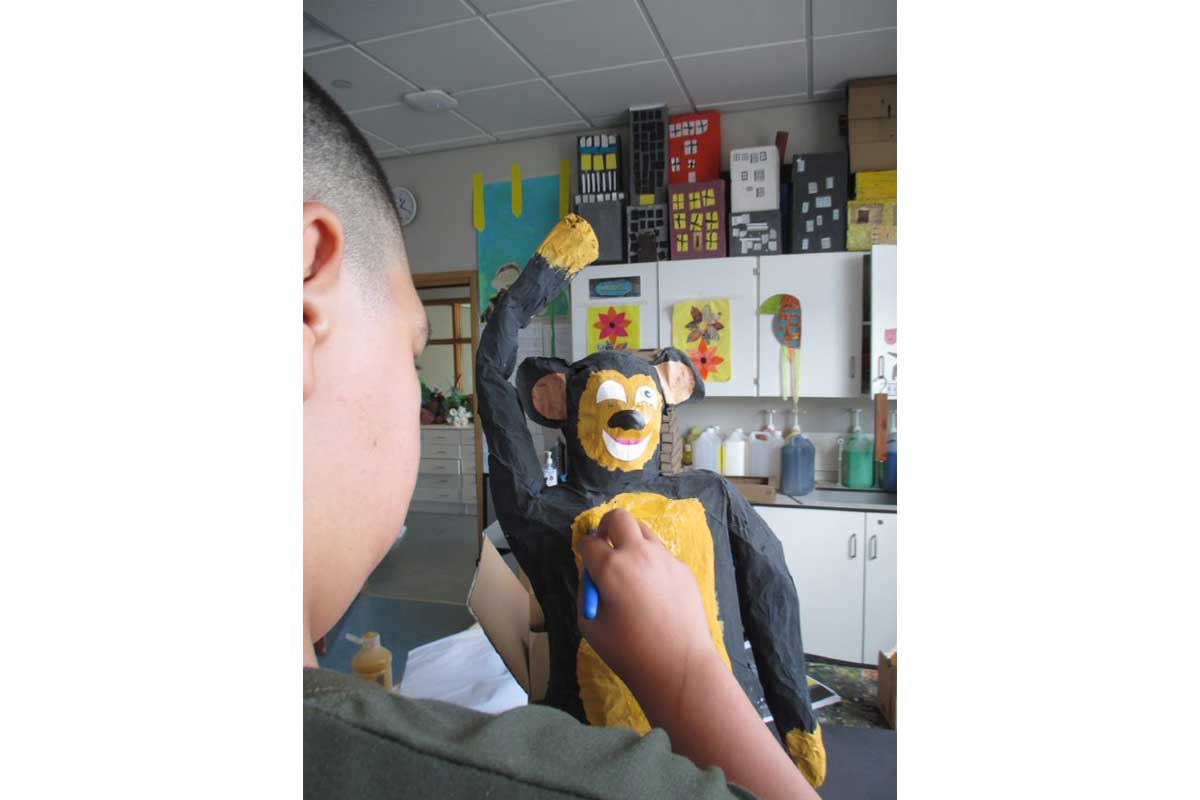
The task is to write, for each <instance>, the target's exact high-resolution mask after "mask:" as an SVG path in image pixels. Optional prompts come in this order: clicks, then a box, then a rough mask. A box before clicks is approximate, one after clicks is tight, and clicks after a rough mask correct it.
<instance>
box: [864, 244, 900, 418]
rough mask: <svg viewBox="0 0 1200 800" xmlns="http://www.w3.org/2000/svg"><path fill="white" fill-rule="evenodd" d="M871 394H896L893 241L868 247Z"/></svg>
mask: <svg viewBox="0 0 1200 800" xmlns="http://www.w3.org/2000/svg"><path fill="white" fill-rule="evenodd" d="M870 259H871V260H870V268H871V364H870V370H869V372H868V377H869V378H870V383H869V384H868V385H869V387H870V392H871V394H876V393H878V392H881V391H884V390H886V391H887V393H888V396H889V397H895V396H896V353H897V350H896V245H894V244H877V245H875V246H874V247H872V248H871V256H870Z"/></svg>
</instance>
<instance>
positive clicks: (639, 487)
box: [476, 214, 825, 786]
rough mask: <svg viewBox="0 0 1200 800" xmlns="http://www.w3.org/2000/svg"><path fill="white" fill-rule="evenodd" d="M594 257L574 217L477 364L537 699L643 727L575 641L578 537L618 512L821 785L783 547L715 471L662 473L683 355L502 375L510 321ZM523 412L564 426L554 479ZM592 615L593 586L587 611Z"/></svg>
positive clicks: (683, 378)
mask: <svg viewBox="0 0 1200 800" xmlns="http://www.w3.org/2000/svg"><path fill="white" fill-rule="evenodd" d="M597 252H598V244H597V242H596V239H595V236H594V234H593V233H592V231H591V229H590V226H588V224H587V222H586V221H585V220H583V219H582V218H580V217H578V216H576V215H573V214H572V215H568V216H567V217H566V218H565V219H564V220H563V221H562V222H560V223H559V225H558V226H557V227H556V228H555V229H554V230H553V231H552V232H551V233H550V235H549V236H548V237H546V240H545V241H544V242H543V243H542V245H541V246H540V247H539V248H538V250H537V252H536V253H535V254H534V255H533V257H532V258H531V259H530V260H529V263H528V264H527V265H526V267H525V269H524V271H522V272H521V274H520V276H519V277H518V278H517V280H516V282H515V283H513V285H512V286H511V287H510V288H509V290H508V291H507V292H506V293H505V294H504V296H503V297H501V298H500V300H499V302H498V303H497V305H496V308H495V310H494V312H493V314H492V317H491V320H490V321H489V323H488V325H487V327H486V328H485V329H484V331H483V335H482V336H481V337H480V345H479V352H478V357H477V361H476V390H477V392H478V398H479V413H480V419H481V421H482V424H483V430H484V434H485V435H486V436H487V442H488V450H489V456H488V464H489V474H490V479H491V483H492V495H493V497H494V498H495V501H496V516H497V518H498V520H499V522H500V526H501V527H502V528H503V530H504V535H505V537H506V539H507V540H508V542H509V544H510V546H511V547H512V551H513V554H514V555H515V556H516V558H517V561H518V562H519V563H520V565H521V567H522V569H523V570H524V572H525V574H526V575H527V576H528V578H529V583H530V585H531V586H532V588H533V592H534V594H535V595H536V596H537V599H538V601H539V603H540V605H541V608H542V610H543V612H544V617H545V626H546V634H547V638H548V645H549V680H548V685H547V689H546V694H545V700H544V702H545V703H546V704H548V705H551V706H553V707H555V708H558V709H561V710H562V711H564V712H566V713H568V714H570V715H572V716H574V717H575V718H576V719H578V720H579V721H581V722H584V723H588V724H592V725H605V726H623V727H628V728H631V729H633V730H635V731H638V732H640V733H643V734H644V733H646V732H648V731H649V730H650V723H649V721H648V720H647V719H646V716H645V714H644V713H643V712H642V710H641V707H640V706H639V705H638V703H637V701H636V699H635V698H634V696H633V694H632V693H631V692H630V690H629V688H628V687H627V686H626V685H625V683H624V682H623V681H622V680H621V679H620V678H619V677H618V676H617V675H616V673H615V672H613V670H612V669H611V668H610V667H609V666H608V665H607V664H606V663H605V662H604V660H603V659H601V658H600V656H599V655H598V654H597V653H596V651H595V650H594V649H593V648H592V647H591V645H590V644H589V643H588V642H587V640H586V639H584V638H583V636H582V633H581V631H580V628H579V623H578V616H577V615H578V613H579V612H578V608H579V605H578V597H579V594H580V591H581V588H580V587H581V585H582V584H583V564H582V561H581V560H580V559H579V558H578V557H577V555H576V552H575V549H574V545H575V544H576V543H577V542H578V541H579V539H580V538H581V537H583V536H586V535H588V533H589V532H590V531H592V530H594V529H595V528H597V527H598V525H599V523H600V520H601V518H602V517H603V516H604V514H606V513H607V512H608V511H610V510H612V509H614V508H624V509H626V510H628V511H629V512H630V513H631V514H633V516H634V517H636V518H637V519H638V520H639V521H641V522H643V523H645V524H646V525H647V526H649V527H650V528H651V529H652V530H653V531H654V532H655V534H656V535H657V536H658V537H659V538H661V539H662V541H663V543H664V544H665V545H666V546H667V547H668V548H669V549H670V550H671V552H672V553H673V554H674V555H675V556H676V557H677V558H678V559H679V560H680V561H682V562H683V563H684V564H685V565H687V566H688V567H689V568H690V569H691V570H692V573H693V575H695V577H696V580H697V583H698V585H699V588H700V592H701V596H702V599H703V605H704V610H705V616H706V619H707V628H708V631H709V634H710V636H711V638H712V643H713V646H714V647H715V648H716V650H717V652H718V654H719V655H720V657H721V658H722V659H723V661H724V662H725V663H726V664H727V665H728V666H729V669H730V670H731V671H732V672H733V674H734V676H735V677H736V678H737V680H738V683H739V684H740V685H741V687H742V689H743V690H744V691H745V693H746V695H747V697H748V698H749V699H750V701H751V702H752V703H754V702H756V701H757V700H758V699H759V698H764V697H765V699H766V703H767V706H768V708H769V709H770V711H771V714H772V715H773V718H774V724H775V728H776V729H777V731H778V735H779V737H780V740H781V744H782V745H783V747H784V748H785V749H786V751H787V753H788V754H789V756H790V757H791V759H792V761H793V763H795V764H796V766H797V767H798V768H799V769H800V770H802V771H803V773H804V775H805V777H806V778H807V779H808V780H809V781H810V782H811V783H812V784H813V785H814V786H819V785H820V784H821V783H822V782H823V781H824V777H825V750H824V745H823V744H822V735H821V728H820V726H819V724H818V722H817V719H816V717H815V716H814V714H813V709H812V703H811V699H810V696H809V689H808V681H807V679H806V662H805V657H804V647H803V643H802V642H801V635H800V609H799V603H798V600H797V596H796V588H795V585H794V583H793V582H792V577H791V575H790V573H789V572H788V569H787V562H786V560H785V558H784V554H783V547H782V545H781V544H780V542H779V540H778V539H777V538H776V537H775V535H774V534H773V533H772V532H771V530H770V528H768V527H767V525H766V523H764V522H763V520H762V518H761V517H759V516H758V514H757V513H756V512H755V511H754V509H753V508H752V507H751V506H750V504H749V503H748V502H747V501H746V499H745V498H744V497H743V496H742V495H741V493H739V492H738V490H737V489H735V488H734V487H733V486H732V485H731V484H730V483H729V482H728V481H726V480H725V479H724V478H723V477H722V476H720V475H718V474H716V473H714V472H709V471H707V470H693V471H689V472H684V473H681V474H678V475H670V476H667V475H663V474H662V473H661V471H660V452H659V445H660V443H661V433H662V420H663V412H664V410H665V409H667V408H669V407H672V406H676V405H679V404H681V403H684V402H687V401H688V400H690V399H700V398H702V397H703V395H704V383H703V381H702V380H701V377H700V375H699V374H698V373H697V371H696V368H695V366H694V365H693V363H692V361H691V359H689V358H688V356H687V355H686V354H685V353H683V352H681V351H679V350H677V349H675V348H672V347H668V348H665V349H663V350H661V351H660V352H659V353H658V354H657V356H656V357H654V358H653V359H652V361H647V360H644V359H642V358H639V357H638V356H636V355H634V354H633V353H630V352H628V351H623V350H605V351H601V352H597V353H592V354H591V355H588V356H587V357H585V358H583V359H580V360H579V361H576V362H574V363H568V362H566V361H564V360H562V359H557V358H540V357H539V358H528V359H526V360H525V361H524V362H522V363H521V365H520V368H519V369H517V380H516V385H515V386H514V385H513V384H512V383H510V382H509V379H510V378H511V377H512V374H513V371H514V368H516V366H517V363H516V362H517V348H518V335H519V332H520V330H521V329H522V328H524V327H525V326H526V325H527V324H528V323H529V321H530V319H531V318H532V317H533V315H534V314H536V313H537V312H538V310H539V309H540V308H542V307H543V306H544V305H545V304H546V303H548V302H550V300H551V299H552V298H554V297H556V296H557V295H558V294H559V293H561V292H562V291H563V289H564V287H565V286H567V284H568V282H569V281H570V279H571V278H572V277H573V276H574V275H575V274H576V273H578V272H579V271H581V270H582V269H584V267H586V266H587V265H588V264H589V263H591V262H592V261H593V260H594V259H595V258H596V255H597ZM526 416H528V417H529V418H530V419H532V420H533V421H535V422H537V423H538V424H540V425H543V426H546V427H550V428H557V429H559V430H561V431H562V432H563V435H564V438H565V441H566V450H567V456H566V461H567V475H568V478H567V480H566V481H565V482H562V483H559V484H558V485H556V486H549V487H548V486H546V485H545V482H544V479H543V475H542V466H541V463H540V459H539V453H538V451H537V449H536V448H535V447H534V444H533V440H532V437H531V435H530V432H529V429H528V428H527V427H526V424H525V417H526ZM604 613H605V598H604V597H603V596H601V597H600V598H599V608H598V612H597V614H598V615H599V616H600V617H603V615H604ZM746 640H748V641H749V642H750V650H749V652H748V651H747V650H746V648H745V646H744V643H745V641H746ZM755 668H757V670H756V669H755Z"/></svg>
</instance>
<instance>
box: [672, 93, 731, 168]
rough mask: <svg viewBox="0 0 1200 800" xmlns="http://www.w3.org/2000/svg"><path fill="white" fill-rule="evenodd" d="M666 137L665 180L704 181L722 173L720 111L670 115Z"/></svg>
mask: <svg viewBox="0 0 1200 800" xmlns="http://www.w3.org/2000/svg"><path fill="white" fill-rule="evenodd" d="M667 139H668V144H667V157H668V159H669V161H668V169H667V183H669V184H670V183H703V182H704V181H715V180H716V179H717V178H719V177H721V112H719V111H705V112H702V113H700V114H684V115H682V116H678V117H671V120H670V122H669V123H668V124H667Z"/></svg>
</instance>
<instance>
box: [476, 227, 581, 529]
mask: <svg viewBox="0 0 1200 800" xmlns="http://www.w3.org/2000/svg"><path fill="white" fill-rule="evenodd" d="M598 255H599V250H598V246H597V243H596V235H595V234H594V233H593V232H592V229H591V226H590V225H588V223H587V222H586V221H584V220H583V219H582V218H581V217H578V216H576V215H575V214H568V215H567V216H566V217H565V218H564V219H563V220H562V221H561V222H559V223H558V225H556V226H555V228H554V230H552V231H551V232H550V235H549V236H547V237H546V240H545V241H544V242H542V244H541V246H540V247H538V250H537V252H536V253H534V255H533V257H532V258H531V259H529V263H528V264H526V265H525V269H524V271H523V272H522V273H521V274H520V276H519V277H518V278H517V280H516V282H515V283H513V285H512V286H510V287H509V288H508V291H507V292H505V293H504V294H503V295H502V296H501V297H500V299H499V300H498V301H497V303H496V306H495V308H494V309H493V310H492V315H491V317H490V319H489V320H488V323H487V325H486V326H485V327H484V329H483V334H482V335H481V336H480V337H479V352H478V353H477V354H476V356H475V388H476V392H477V393H478V397H479V418H480V422H481V423H482V424H483V433H484V435H485V436H486V437H487V443H488V451H489V458H488V465H489V467H488V470H489V471H488V475H489V481H490V483H491V487H492V498H493V499H494V501H495V503H496V516H497V517H498V518H499V519H500V523H501V525H503V526H504V528H505V535H506V536H507V537H508V538H509V541H510V542H512V541H513V538H512V537H513V533H514V532H513V531H510V530H509V527H510V526H509V524H508V523H509V521H510V520H513V519H515V518H519V517H520V516H522V515H524V514H525V513H526V512H527V511H528V509H529V505H530V500H532V498H534V497H535V496H537V495H538V494H539V493H540V492H541V491H542V489H543V488H544V485H545V484H544V483H543V477H542V467H541V464H540V462H539V460H538V453H537V451H536V450H535V449H534V447H533V438H532V437H531V436H530V435H529V428H528V427H527V426H526V423H525V412H524V410H523V409H522V407H521V401H520V397H519V395H518V394H517V390H516V388H515V387H514V386H513V385H512V384H511V383H509V382H508V379H509V378H510V377H511V376H512V374H513V370H515V369H516V366H517V336H518V334H519V332H520V331H521V329H522V328H524V327H525V326H526V325H528V324H529V321H530V320H531V319H532V318H533V315H534V314H536V313H538V311H540V310H541V309H542V308H544V307H545V306H546V304H547V303H549V302H550V301H551V300H553V299H554V298H555V297H557V296H558V294H559V292H561V291H562V289H563V287H564V286H566V285H567V282H568V281H569V280H570V277H571V275H573V274H575V273H576V272H578V271H579V270H581V269H583V268H584V267H585V266H587V265H588V264H590V263H591V262H592V261H595V260H596V257H597V256H598Z"/></svg>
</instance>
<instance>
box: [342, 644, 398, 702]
mask: <svg viewBox="0 0 1200 800" xmlns="http://www.w3.org/2000/svg"><path fill="white" fill-rule="evenodd" d="M351 669H353V670H354V674H355V675H357V676H358V677H360V678H362V679H363V680H364V681H371V682H373V683H378V684H379V685H380V686H382V687H383V688H385V689H387V690H388V691H391V689H392V651H391V650H388V649H387V648H386V647H384V646H383V645H382V644H380V643H379V634H378V633H376V632H375V631H367V633H366V635H365V636H363V642H362V647H361V648H360V649H359V651H358V652H357V653H355V654H354V660H353V661H352V662H351Z"/></svg>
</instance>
